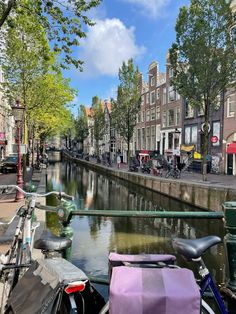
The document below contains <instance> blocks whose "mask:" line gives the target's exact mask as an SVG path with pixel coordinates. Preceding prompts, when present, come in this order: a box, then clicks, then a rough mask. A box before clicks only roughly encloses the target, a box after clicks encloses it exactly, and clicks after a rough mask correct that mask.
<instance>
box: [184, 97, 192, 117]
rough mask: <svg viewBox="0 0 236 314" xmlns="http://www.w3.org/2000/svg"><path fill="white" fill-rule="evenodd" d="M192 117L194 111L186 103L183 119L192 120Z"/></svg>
mask: <svg viewBox="0 0 236 314" xmlns="http://www.w3.org/2000/svg"><path fill="white" fill-rule="evenodd" d="M193 117H194V110H193V107H192V106H191V105H190V104H189V102H188V101H186V104H185V118H193Z"/></svg>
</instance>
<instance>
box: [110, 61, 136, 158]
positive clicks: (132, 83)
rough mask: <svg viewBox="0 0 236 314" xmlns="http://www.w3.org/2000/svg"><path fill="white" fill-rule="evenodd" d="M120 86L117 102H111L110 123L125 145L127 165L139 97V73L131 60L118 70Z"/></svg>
mask: <svg viewBox="0 0 236 314" xmlns="http://www.w3.org/2000/svg"><path fill="white" fill-rule="evenodd" d="M119 80H120V84H119V86H118V91H117V100H112V121H113V123H114V125H115V127H116V130H117V132H118V133H119V134H120V135H121V136H122V137H123V138H124V140H125V141H126V143H127V147H128V151H127V155H128V156H127V157H128V163H129V162H130V142H131V139H132V137H133V133H134V127H135V125H136V119H137V113H138V112H139V110H140V104H141V97H140V92H139V72H138V68H136V69H135V67H134V64H133V60H132V59H130V60H128V62H127V64H125V62H123V64H122V67H121V68H120V69H119Z"/></svg>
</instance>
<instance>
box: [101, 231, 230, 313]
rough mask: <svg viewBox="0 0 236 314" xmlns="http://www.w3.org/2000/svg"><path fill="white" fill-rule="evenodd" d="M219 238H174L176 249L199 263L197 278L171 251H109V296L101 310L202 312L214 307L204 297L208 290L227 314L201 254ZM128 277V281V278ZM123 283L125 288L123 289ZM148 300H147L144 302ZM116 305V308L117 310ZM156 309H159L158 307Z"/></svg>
mask: <svg viewBox="0 0 236 314" xmlns="http://www.w3.org/2000/svg"><path fill="white" fill-rule="evenodd" d="M220 242H221V239H220V238H219V237H217V236H207V237H203V238H198V239H191V240H190V239H181V238H175V239H173V241H172V243H173V247H174V249H175V250H176V252H177V253H178V254H180V255H182V256H183V257H184V258H185V259H187V260H188V261H193V262H196V263H198V264H199V275H200V277H201V280H200V282H199V283H198V285H197V281H196V280H195V279H194V277H193V273H192V272H189V270H188V269H183V268H180V267H178V266H177V265H175V260H176V258H175V256H173V255H158V254H155V255H153V254H148V255H121V254H117V253H110V256H109V263H110V274H111V282H110V300H109V302H108V303H107V304H106V308H104V310H103V311H101V312H100V314H105V313H108V310H109V309H110V310H111V312H112V313H114V314H117V313H125V308H129V313H130V314H134V313H137V312H142V313H160V314H163V313H178V314H180V313H181V314H185V313H188V314H189V313H191V314H192V313H202V314H214V313H215V311H214V310H213V309H212V307H210V306H209V304H207V302H206V301H205V300H204V299H205V295H206V293H207V292H209V291H211V292H212V296H213V298H214V300H215V303H216V305H217V306H218V310H219V311H220V313H221V314H228V313H229V312H228V310H227V308H226V305H225V303H224V301H223V299H222V297H221V295H220V293H219V291H218V289H217V286H216V284H215V282H214V280H213V278H212V276H211V274H210V272H209V270H208V269H207V267H206V265H205V263H204V261H203V259H202V254H203V253H205V252H206V251H207V250H208V249H209V248H211V247H212V246H214V245H217V244H219V243H220ZM127 278H129V281H127ZM124 287H125V289H124ZM145 300H148V301H147V302H149V304H147V302H145ZM116 307H118V308H119V310H116ZM157 309H158V310H157Z"/></svg>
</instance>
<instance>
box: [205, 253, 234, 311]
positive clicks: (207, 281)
mask: <svg viewBox="0 0 236 314" xmlns="http://www.w3.org/2000/svg"><path fill="white" fill-rule="evenodd" d="M199 262H200V264H201V267H202V268H200V269H199V274H200V276H201V277H202V279H201V282H200V284H199V285H200V293H201V296H202V297H204V294H205V292H206V290H207V289H208V288H210V290H211V292H212V293H213V296H214V300H215V302H216V304H217V306H218V309H219V310H220V313H221V314H228V313H229V312H228V311H227V309H226V306H225V304H224V301H223V300H222V297H221V295H220V293H219V291H218V289H217V286H216V284H215V282H214V280H213V278H212V276H211V274H210V272H209V270H208V268H207V267H206V266H205V264H204V262H203V260H202V259H200V260H199Z"/></svg>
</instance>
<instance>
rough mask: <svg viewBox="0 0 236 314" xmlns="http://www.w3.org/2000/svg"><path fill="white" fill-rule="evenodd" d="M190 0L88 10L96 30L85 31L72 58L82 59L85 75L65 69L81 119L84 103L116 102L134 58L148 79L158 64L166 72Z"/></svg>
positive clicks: (139, 1) (138, 0)
mask: <svg viewBox="0 0 236 314" xmlns="http://www.w3.org/2000/svg"><path fill="white" fill-rule="evenodd" d="M189 2H190V0H103V1H102V3H101V4H100V5H99V6H98V7H97V8H94V9H92V10H91V11H90V12H89V17H90V18H92V19H93V21H95V23H96V24H95V26H92V27H88V28H87V29H86V36H87V37H86V38H85V39H82V40H80V46H79V47H78V48H77V49H76V51H75V52H74V54H75V55H76V56H77V57H78V58H79V59H80V60H83V61H84V65H83V72H79V70H76V69H74V68H73V69H70V70H67V71H66V72H65V73H64V75H65V76H66V77H67V78H70V79H71V86H72V87H73V88H75V89H76V90H77V92H78V95H77V96H76V97H75V99H74V101H73V103H74V104H75V106H74V107H73V108H72V109H71V111H72V112H73V114H74V115H77V112H78V108H79V106H80V105H81V104H83V105H86V106H87V107H90V106H91V102H92V97H94V96H98V97H99V98H100V99H103V100H104V99H109V98H116V90H117V86H118V84H119V79H118V71H119V68H120V67H121V65H122V62H127V60H128V59H130V58H132V59H133V60H134V64H135V65H137V66H138V69H139V71H140V72H142V74H143V77H144V79H145V80H146V79H147V72H148V66H149V64H150V63H151V62H152V61H154V60H155V61H157V62H158V63H159V68H160V71H165V57H166V53H167V51H168V48H170V47H171V45H172V43H173V42H174V41H175V23H176V18H177V16H178V13H179V9H180V7H182V6H184V5H188V4H189Z"/></svg>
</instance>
